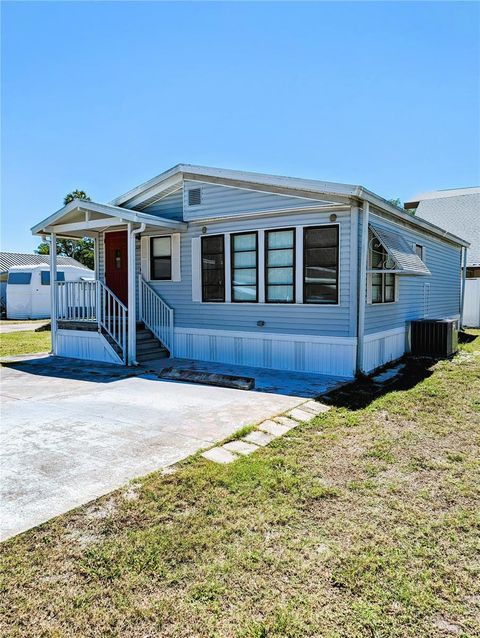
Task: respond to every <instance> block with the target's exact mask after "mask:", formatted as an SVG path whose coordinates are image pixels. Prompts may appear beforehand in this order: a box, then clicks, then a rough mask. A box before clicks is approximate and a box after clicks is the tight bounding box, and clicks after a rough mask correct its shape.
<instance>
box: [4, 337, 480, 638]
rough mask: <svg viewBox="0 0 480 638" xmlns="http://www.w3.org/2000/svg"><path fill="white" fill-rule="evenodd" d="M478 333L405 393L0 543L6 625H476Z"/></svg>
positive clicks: (251, 635)
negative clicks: (249, 452) (232, 460)
mask: <svg viewBox="0 0 480 638" xmlns="http://www.w3.org/2000/svg"><path fill="white" fill-rule="evenodd" d="M479 341H480V340H479V339H477V340H476V342H473V343H471V344H469V345H468V346H465V347H464V348H463V350H462V353H461V354H460V355H459V356H458V357H456V358H455V359H454V360H452V361H443V362H440V363H438V364H437V365H436V366H435V369H434V373H433V375H432V376H431V377H429V378H427V379H425V380H424V381H422V382H421V383H419V384H418V385H416V386H414V387H413V388H411V389H409V390H406V391H396V392H391V393H389V394H387V395H385V396H383V397H382V398H379V399H377V400H375V401H373V402H372V403H371V404H370V405H368V406H367V407H365V408H363V409H359V410H356V411H351V410H347V409H345V408H337V409H332V410H331V411H330V412H328V413H327V414H322V415H320V416H318V417H317V418H316V419H315V420H314V421H312V422H311V423H309V424H305V425H302V426H299V427H298V428H295V429H294V430H292V431H291V432H290V433H289V434H288V435H286V436H285V437H283V438H281V439H277V440H276V441H275V442H274V443H272V444H271V445H269V446H268V447H267V448H264V449H262V450H259V451H257V452H256V453H255V454H254V455H252V456H250V457H245V458H241V459H239V460H238V461H236V462H235V463H232V464H230V465H227V466H221V465H216V464H213V463H210V462H208V461H205V460H204V459H202V458H201V457H200V456H199V455H196V456H195V457H193V458H192V459H191V460H189V461H187V462H185V463H181V464H179V466H177V469H176V471H175V472H174V473H172V474H166V475H165V474H162V473H154V474H151V475H149V476H147V477H145V478H143V479H141V480H138V481H136V482H135V483H134V484H132V485H131V486H128V487H127V488H124V489H122V490H118V491H117V492H115V493H113V494H111V495H109V496H107V497H104V498H103V499H99V500H98V501H96V502H95V503H92V504H90V505H88V506H85V507H83V508H79V509H77V510H75V511H73V512H71V513H69V514H67V515H65V516H61V517H59V518H57V519H55V520H53V521H50V522H49V523H47V524H45V525H42V526H41V527H39V528H37V529H35V530H32V531H30V532H27V533H26V534H23V535H21V536H19V537H17V538H15V539H12V540H11V541H9V542H7V543H5V544H4V545H3V546H2V561H3V566H2V567H3V584H2V601H3V605H4V609H3V616H2V620H1V621H0V622H1V625H0V631H1V634H2V635H4V636H9V637H14V636H15V637H20V636H22V637H23V636H28V637H29V638H30V637H36V636H39V637H40V636H45V637H64V636H65V637H67V636H69V637H70V636H72V637H73V636H82V637H83V636H92V637H93V636H102V637H105V636H106V637H108V636H110V637H113V636H121V637H122V638H130V637H131V638H133V637H134V638H145V637H147V636H155V637H158V636H160V637H171V638H183V637H185V638H194V637H195V638H197V637H198V638H199V637H202V638H203V637H218V638H227V637H228V638H280V637H281V638H300V637H302V638H304V637H312V638H313V637H316V638H317V637H325V638H327V637H328V638H340V637H345V638H347V637H348V638H356V637H358V638H364V637H365V636H371V637H378V638H380V637H381V638H384V637H392V638H393V637H396V638H427V637H428V638H431V637H437V636H438V637H439V638H440V637H444V636H449V635H452V636H453V635H456V636H462V637H463V638H473V636H477V635H478V634H479V632H480V622H479V621H480V619H479V604H480V596H479V587H478V582H480V581H479V573H478V555H479V543H478V538H479V531H480V521H479V517H478V496H479V493H478V489H479V487H478V486H479V473H480V472H479V463H478V459H479V441H478V434H479V426H480V403H479V399H478V397H479V396H480V366H479V358H478V356H477V353H478V352H480V343H479Z"/></svg>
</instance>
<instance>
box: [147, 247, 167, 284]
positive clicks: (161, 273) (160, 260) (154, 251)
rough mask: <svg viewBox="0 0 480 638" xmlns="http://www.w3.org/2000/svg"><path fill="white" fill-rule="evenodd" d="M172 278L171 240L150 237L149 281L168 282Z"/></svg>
mask: <svg viewBox="0 0 480 638" xmlns="http://www.w3.org/2000/svg"><path fill="white" fill-rule="evenodd" d="M171 278H172V238H171V237H152V238H151V240H150V279H152V280H154V281H162V280H163V281H166V280H167V281H168V280H170V279H171Z"/></svg>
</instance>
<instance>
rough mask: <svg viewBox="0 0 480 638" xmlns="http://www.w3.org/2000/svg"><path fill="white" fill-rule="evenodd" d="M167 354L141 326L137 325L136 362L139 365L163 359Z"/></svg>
mask: <svg viewBox="0 0 480 638" xmlns="http://www.w3.org/2000/svg"><path fill="white" fill-rule="evenodd" d="M168 356H169V352H168V350H167V349H166V348H164V347H163V345H162V344H161V342H160V341H159V340H158V339H157V338H156V337H155V336H154V335H153V333H152V332H150V330H148V328H146V327H145V326H144V325H143V324H137V360H138V362H139V363H146V362H148V361H155V359H164V358H166V357H168Z"/></svg>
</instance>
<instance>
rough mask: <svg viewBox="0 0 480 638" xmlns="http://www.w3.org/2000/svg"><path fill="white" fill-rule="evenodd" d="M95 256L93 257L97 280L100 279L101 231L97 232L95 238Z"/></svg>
mask: <svg viewBox="0 0 480 638" xmlns="http://www.w3.org/2000/svg"><path fill="white" fill-rule="evenodd" d="M93 241H94V244H93V245H94V257H93V261H94V263H93V267H94V269H95V280H96V281H98V280H99V279H100V268H99V266H100V250H99V244H98V242H99V241H100V233H97V234H96V235H95V238H94V240H93Z"/></svg>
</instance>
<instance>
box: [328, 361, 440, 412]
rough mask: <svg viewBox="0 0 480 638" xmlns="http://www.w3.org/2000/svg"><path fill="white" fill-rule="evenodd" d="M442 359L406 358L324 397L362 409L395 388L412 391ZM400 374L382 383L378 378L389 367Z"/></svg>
mask: <svg viewBox="0 0 480 638" xmlns="http://www.w3.org/2000/svg"><path fill="white" fill-rule="evenodd" d="M437 361H439V359H432V358H430V357H411V356H407V357H403V359H401V360H400V361H398V362H396V363H395V364H394V365H392V364H390V365H388V366H384V367H383V368H380V369H379V370H377V371H376V372H375V375H374V376H373V377H367V376H362V377H359V378H358V379H356V380H355V381H352V382H351V383H348V384H346V385H343V386H342V387H340V388H338V389H337V390H334V391H333V392H329V393H328V394H325V395H323V396H322V397H321V400H322V401H324V402H325V403H328V404H329V405H333V406H335V407H341V408H347V409H349V410H362V409H363V408H365V407H367V406H368V405H369V404H370V403H371V402H372V401H375V399H378V398H379V397H381V396H383V395H385V394H387V393H388V392H393V391H396V390H409V389H410V388H413V387H414V386H416V385H417V383H420V382H421V381H423V380H424V379H426V378H428V377H430V376H431V375H432V374H433V369H432V368H433V366H434V364H435V363H437ZM397 368H398V374H396V375H395V376H393V377H392V378H391V379H388V380H386V381H385V382H383V383H381V382H379V381H378V380H377V381H375V379H378V377H379V376H380V375H381V374H382V372H384V371H387V370H389V369H397Z"/></svg>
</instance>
